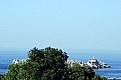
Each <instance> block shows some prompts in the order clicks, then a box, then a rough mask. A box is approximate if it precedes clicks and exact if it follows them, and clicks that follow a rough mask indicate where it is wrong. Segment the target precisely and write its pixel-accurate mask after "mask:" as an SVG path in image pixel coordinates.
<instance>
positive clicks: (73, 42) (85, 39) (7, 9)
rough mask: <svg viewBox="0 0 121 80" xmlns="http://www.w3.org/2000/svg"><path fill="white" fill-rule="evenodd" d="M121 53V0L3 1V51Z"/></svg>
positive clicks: (0, 6)
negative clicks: (92, 51) (36, 48)
mask: <svg viewBox="0 0 121 80" xmlns="http://www.w3.org/2000/svg"><path fill="white" fill-rule="evenodd" d="M34 46H37V47H39V48H44V47H47V46H52V47H57V48H61V49H80V50H114V51H121V0H0V50H15V49H16V50H26V49H30V48H33V47H34Z"/></svg>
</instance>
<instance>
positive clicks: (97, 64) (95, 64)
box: [87, 57, 110, 68]
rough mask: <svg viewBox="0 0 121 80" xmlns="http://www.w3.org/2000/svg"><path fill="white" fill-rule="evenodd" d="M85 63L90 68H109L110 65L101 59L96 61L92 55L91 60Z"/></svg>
mask: <svg viewBox="0 0 121 80" xmlns="http://www.w3.org/2000/svg"><path fill="white" fill-rule="evenodd" d="M87 65H89V66H90V67H92V68H110V66H109V65H108V64H106V63H104V62H102V61H98V60H97V59H96V58H95V57H93V58H92V59H91V60H89V61H88V62H87Z"/></svg>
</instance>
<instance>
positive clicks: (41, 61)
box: [0, 47, 103, 80]
mask: <svg viewBox="0 0 121 80" xmlns="http://www.w3.org/2000/svg"><path fill="white" fill-rule="evenodd" d="M67 58H68V56H67V53H66V52H63V51H62V50H61V49H56V48H51V47H47V48H45V49H38V48H36V47H35V48H33V49H31V50H30V51H29V52H28V59H27V60H26V61H25V62H23V63H21V64H15V63H12V64H10V65H9V68H8V69H9V70H8V72H7V73H6V74H4V75H0V78H1V79H0V80H92V79H93V80H98V79H97V78H100V77H97V76H96V77H95V72H94V71H93V69H92V68H90V67H88V66H87V67H82V66H80V65H79V64H74V65H73V66H68V64H67V63H66V61H67ZM102 80H103V79H102Z"/></svg>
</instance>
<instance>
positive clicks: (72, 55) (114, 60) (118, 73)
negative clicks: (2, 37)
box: [0, 51, 121, 78]
mask: <svg viewBox="0 0 121 80" xmlns="http://www.w3.org/2000/svg"><path fill="white" fill-rule="evenodd" d="M68 56H69V58H68V59H73V60H81V61H85V62H87V61H88V60H91V59H92V58H93V57H95V58H96V59H97V60H100V61H102V62H105V63H107V64H108V65H110V66H111V68H101V69H94V71H95V72H96V73H97V74H99V75H102V76H105V77H107V78H121V53H120V52H94V53H93V52H69V53H68ZM27 58H28V52H27V51H0V74H5V73H6V72H7V71H8V65H9V64H11V63H12V61H13V59H27Z"/></svg>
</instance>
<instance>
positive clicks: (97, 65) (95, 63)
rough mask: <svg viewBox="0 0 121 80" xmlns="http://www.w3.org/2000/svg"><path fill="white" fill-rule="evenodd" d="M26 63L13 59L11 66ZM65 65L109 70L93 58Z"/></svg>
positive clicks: (23, 60)
mask: <svg viewBox="0 0 121 80" xmlns="http://www.w3.org/2000/svg"><path fill="white" fill-rule="evenodd" d="M24 62H26V60H25V59H21V60H20V59H14V60H13V62H12V63H13V64H22V63H24ZM66 63H67V64H69V65H70V66H73V64H79V65H81V66H90V67H92V68H94V69H98V68H110V66H109V65H108V64H106V63H104V62H101V61H98V60H97V59H96V58H95V57H93V58H92V59H91V60H89V61H88V62H84V61H81V60H67V62H66Z"/></svg>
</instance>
